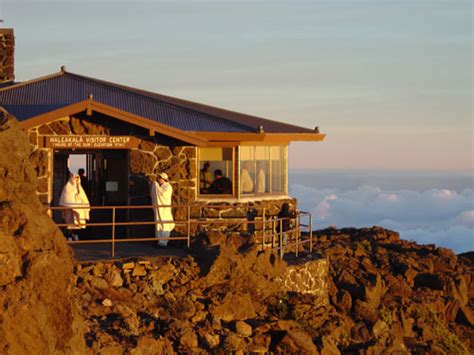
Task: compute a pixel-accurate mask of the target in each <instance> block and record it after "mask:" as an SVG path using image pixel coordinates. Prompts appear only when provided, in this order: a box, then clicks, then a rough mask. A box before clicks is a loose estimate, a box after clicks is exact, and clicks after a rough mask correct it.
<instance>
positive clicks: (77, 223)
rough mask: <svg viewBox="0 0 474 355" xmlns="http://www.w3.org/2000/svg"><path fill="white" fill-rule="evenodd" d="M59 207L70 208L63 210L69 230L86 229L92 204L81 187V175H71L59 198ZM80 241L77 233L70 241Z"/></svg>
mask: <svg viewBox="0 0 474 355" xmlns="http://www.w3.org/2000/svg"><path fill="white" fill-rule="evenodd" d="M59 206H63V207H69V208H68V209H64V210H62V216H63V219H64V221H65V223H67V224H68V226H67V227H66V228H67V229H68V230H77V229H83V228H86V221H88V220H89V213H90V208H89V207H90V204H89V199H88V198H87V195H86V193H85V192H84V189H83V188H82V186H81V178H80V177H79V175H76V174H73V173H71V174H70V175H69V180H68V182H67V183H66V185H64V187H63V190H62V192H61V197H60V198H59ZM72 238H74V240H79V237H78V236H77V234H76V233H72V237H68V239H69V240H70V239H72Z"/></svg>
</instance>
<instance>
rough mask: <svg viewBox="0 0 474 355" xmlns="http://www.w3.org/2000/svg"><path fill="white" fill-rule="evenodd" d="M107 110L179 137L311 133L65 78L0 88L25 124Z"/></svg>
mask: <svg viewBox="0 0 474 355" xmlns="http://www.w3.org/2000/svg"><path fill="white" fill-rule="evenodd" d="M91 94H92V95H93V99H94V101H97V102H100V103H103V104H105V105H109V106H112V107H114V108H117V109H120V110H123V111H125V112H129V113H131V114H134V115H137V116H141V117H144V118H148V119H150V120H152V121H155V122H158V123H161V124H165V125H168V126H171V127H175V128H177V129H180V130H183V131H202V132H242V133H245V132H255V131H256V130H257V129H258V127H259V126H263V128H264V130H265V131H266V132H279V133H309V132H311V133H314V131H313V130H310V129H306V128H302V127H297V126H293V125H288V124H284V123H280V122H276V121H271V120H267V119H263V118H260V117H255V116H250V115H245V114H241V113H237V112H232V111H228V110H224V109H219V108H215V107H211V106H207V105H202V104H198V103H194V102H190V101H186V100H181V99H177V98H173V97H169V96H164V95H160V94H154V93H150V92H147V91H143V90H139V89H135V88H130V87H126V86H121V85H117V84H113V83H109V82H105V81H102V80H98V79H93V78H88V77H84V76H81V75H77V74H72V73H68V72H60V73H57V74H54V75H51V76H48V77H44V78H40V79H37V80H32V81H29V82H24V83H17V84H13V85H11V86H9V87H5V88H0V106H3V107H4V108H5V109H6V110H7V111H8V112H10V113H11V114H12V115H14V116H15V117H16V118H17V120H18V121H25V120H28V119H30V118H33V117H36V116H38V115H41V114H45V113H48V112H50V111H54V110H56V109H59V108H62V107H66V106H69V105H72V104H75V103H77V102H81V101H84V100H87V99H88V98H89V96H90V95H91Z"/></svg>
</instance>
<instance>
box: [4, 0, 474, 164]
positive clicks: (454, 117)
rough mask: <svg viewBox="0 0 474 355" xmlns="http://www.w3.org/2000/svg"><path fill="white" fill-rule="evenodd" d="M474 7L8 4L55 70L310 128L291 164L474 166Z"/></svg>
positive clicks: (41, 58) (19, 47)
mask: <svg viewBox="0 0 474 355" xmlns="http://www.w3.org/2000/svg"><path fill="white" fill-rule="evenodd" d="M472 15H473V9H472V2H471V1H462V0H459V1H435V0H432V1H431V0H409V1H405V0H400V1H384V0H374V1H363V0H360V1H356V0H352V1H343V0H332V1H299V0H292V1H277V2H270V1H225V0H224V1H223V0H221V1H184V0H175V1H151V0H149V1H122V2H121V1H113V0H108V1H105V0H102V1H100V0H97V1H87V0H61V1H42V0H36V1H32V0H0V18H1V19H3V20H4V23H3V27H8V28H10V27H12V28H14V30H15V36H16V53H15V55H16V79H17V80H27V79H32V78H35V77H39V76H43V75H46V74H50V73H53V72H57V71H59V68H60V66H61V65H66V67H67V69H68V70H69V71H71V72H74V73H79V74H83V75H88V76H94V77H97V78H100V79H104V80H108V81H113V82H117V83H121V84H125V85H130V86H134V87H139V88H142V89H145V90H150V91H154V92H159V93H162V94H167V95H172V96H176V97H180V98H184V99H189V100H193V101H197V102H202V103H206V104H210V105H214V106H218V107H223V108H227V109H231V110H235V111H239V112H244V113H249V114H253V115H257V116H262V117H267V118H271V119H275V120H279V121H283V122H288V123H292V124H297V125H301V126H304V127H309V128H313V127H315V126H319V127H320V131H321V132H323V133H326V134H327V137H326V140H325V141H324V142H317V143H313V142H311V143H306V142H305V143H297V142H294V143H292V144H291V146H290V153H289V154H290V168H319V169H322V168H324V169H435V170H446V171H453V170H464V171H466V170H467V171H472V170H474V147H473V141H474V132H473V115H472V98H473V92H472V79H473V77H472V76H473V72H472V65H473V61H472V59H473V58H472V56H473V51H472V47H473V38H472Z"/></svg>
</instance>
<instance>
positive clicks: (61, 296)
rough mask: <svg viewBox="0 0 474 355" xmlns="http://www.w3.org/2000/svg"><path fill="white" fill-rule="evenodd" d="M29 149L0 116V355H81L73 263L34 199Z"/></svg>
mask: <svg viewBox="0 0 474 355" xmlns="http://www.w3.org/2000/svg"><path fill="white" fill-rule="evenodd" d="M30 154H31V152H30V145H29V143H28V138H27V137H26V135H25V133H24V132H23V131H22V130H21V129H20V127H19V125H18V123H17V122H16V120H15V119H14V118H13V117H12V116H10V115H9V114H8V113H7V112H5V111H4V110H0V180H1V183H0V307H1V311H0V353H2V354H28V353H29V354H32V353H36V354H52V353H73V352H82V351H83V350H84V349H85V343H84V340H83V337H82V334H83V331H82V323H81V321H80V319H79V318H78V317H76V314H77V311H76V308H75V305H74V302H73V293H72V291H73V288H72V269H73V261H72V257H71V254H70V250H69V249H68V247H67V245H66V242H65V239H64V236H63V235H62V234H61V232H60V231H59V229H58V228H57V227H56V226H55V224H54V223H53V222H52V221H51V219H50V218H49V217H48V215H47V214H46V211H45V209H44V208H43V206H42V205H41V203H40V201H39V200H38V198H37V196H36V187H37V181H36V174H35V172H34V170H33V168H32V166H31V164H30V163H29V159H28V157H29V156H30Z"/></svg>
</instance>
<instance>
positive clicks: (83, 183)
mask: <svg viewBox="0 0 474 355" xmlns="http://www.w3.org/2000/svg"><path fill="white" fill-rule="evenodd" d="M77 174H78V175H79V177H80V178H81V186H82V188H83V189H84V192H85V193H86V195H87V196H89V180H88V179H87V176H86V171H85V170H84V169H83V168H80V169H79V170H78V171H77Z"/></svg>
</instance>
